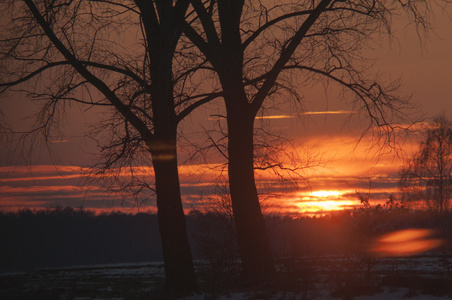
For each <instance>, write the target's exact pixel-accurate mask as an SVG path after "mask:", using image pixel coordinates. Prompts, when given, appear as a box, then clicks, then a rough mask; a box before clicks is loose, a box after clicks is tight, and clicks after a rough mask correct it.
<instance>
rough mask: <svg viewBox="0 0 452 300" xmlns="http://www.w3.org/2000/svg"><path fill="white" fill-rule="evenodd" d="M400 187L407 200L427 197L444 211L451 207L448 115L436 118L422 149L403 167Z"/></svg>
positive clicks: (451, 156)
mask: <svg viewBox="0 0 452 300" xmlns="http://www.w3.org/2000/svg"><path fill="white" fill-rule="evenodd" d="M400 188H401V191H402V196H403V200H404V201H405V202H407V203H410V202H413V201H423V202H425V204H426V205H427V207H428V208H430V209H433V210H435V211H438V212H440V213H441V212H445V211H447V210H448V208H449V206H450V197H451V192H452V123H451V122H450V121H449V120H447V119H446V118H445V116H444V115H442V116H439V117H436V118H435V119H434V121H433V123H432V125H431V127H430V128H428V129H427V131H426V132H425V138H424V141H423V142H422V143H421V144H420V146H419V150H418V151H417V152H416V153H415V154H414V156H413V158H411V159H410V160H409V161H408V162H407V163H406V164H405V166H404V167H403V169H402V171H401V178H400Z"/></svg>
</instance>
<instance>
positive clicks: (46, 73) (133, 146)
mask: <svg viewBox="0 0 452 300" xmlns="http://www.w3.org/2000/svg"><path fill="white" fill-rule="evenodd" d="M1 11H2V15H4V16H5V17H4V18H3V17H2V18H3V21H2V25H4V28H3V29H2V32H1V34H2V38H1V40H0V57H1V58H0V60H1V66H0V67H1V69H0V72H1V80H0V89H1V90H0V92H2V93H4V92H6V91H8V90H13V91H21V92H25V93H27V94H28V96H30V98H32V99H34V100H36V101H39V103H41V106H40V111H39V112H38V113H37V114H36V115H35V120H36V122H35V124H34V127H33V128H32V129H31V130H30V132H28V133H27V134H26V136H28V137H30V136H35V135H38V134H43V135H44V137H45V139H46V140H48V139H50V137H51V136H52V134H53V130H54V129H55V128H56V127H58V124H59V121H60V120H61V118H63V117H64V111H65V107H66V106H67V105H70V104H71V103H78V104H81V105H84V106H85V107H87V109H89V108H91V107H101V108H104V109H105V110H103V113H104V118H103V119H102V120H99V123H98V124H96V128H95V129H94V130H93V132H94V136H95V138H99V140H102V141H103V142H105V143H104V144H102V142H99V143H100V147H101V150H102V151H103V153H104V160H103V162H102V163H101V164H99V165H98V166H100V169H101V171H100V172H112V171H114V170H120V171H121V170H122V169H123V168H126V167H129V168H130V169H131V172H130V173H131V174H133V172H132V171H133V168H134V167H136V166H137V165H138V164H139V163H137V160H138V158H139V157H140V156H145V157H149V156H150V157H151V160H152V166H153V169H154V176H155V188H154V187H153V186H152V184H150V183H149V182H147V183H141V182H140V183H139V185H137V184H136V183H132V184H131V187H132V190H135V192H137V191H140V190H141V189H142V188H143V187H149V188H150V189H152V191H153V192H155V194H156V198H157V207H158V220H159V229H160V234H161V239H162V247H163V256H164V262H165V271H166V283H167V287H168V288H169V289H170V290H175V291H177V292H182V293H184V292H187V291H192V290H193V289H195V288H196V281H195V275H194V269H193V263H192V256H191V250H190V247H189V244H188V239H187V234H186V225H185V216H184V212H183V207H182V201H181V194H180V187H179V177H178V167H177V151H176V146H177V145H176V140H177V128H178V124H179V122H180V121H181V120H182V119H183V118H184V117H186V116H187V115H188V114H189V113H191V112H192V111H193V110H194V109H195V108H197V107H198V106H200V105H202V104H203V103H206V102H208V101H209V100H211V99H213V98H215V97H216V96H217V94H215V92H212V91H209V94H202V93H201V92H199V93H197V91H201V89H200V88H199V85H198V86H196V85H194V84H193V85H190V82H191V78H192V77H193V76H195V75H194V74H195V73H196V71H199V70H200V68H199V65H200V64H201V63H202V61H200V60H199V59H198V58H196V57H195V56H193V55H190V46H189V45H187V44H186V43H183V42H181V34H182V27H183V25H184V19H185V18H186V16H190V15H192V14H191V12H190V9H189V1H187V0H178V1H162V0H160V1H142V0H136V1H115V0H114V1H103V0H100V1H69V0H56V1H40V0H36V1H34V0H24V1H2V2H1ZM176 57H177V58H176ZM175 60H176V61H177V64H174V65H173V62H174V61H175ZM96 134H97V135H96ZM105 137H107V138H105ZM102 138H103V139H102Z"/></svg>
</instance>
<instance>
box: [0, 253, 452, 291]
mask: <svg viewBox="0 0 452 300" xmlns="http://www.w3.org/2000/svg"><path fill="white" fill-rule="evenodd" d="M451 265H452V264H451ZM196 267H197V274H198V280H199V281H200V282H199V283H200V286H201V293H200V294H198V295H193V296H190V297H186V298H185V299H186V300H202V299H222V300H226V299H229V300H234V299H268V300H286V299H287V300H289V299H290V300H293V299H297V300H298V299H300V300H301V299H318V300H332V299H355V300H374V299H387V300H391V299H407V298H408V299H412V300H424V299H450V298H451V297H452V281H451V276H450V269H449V260H448V259H446V258H444V257H442V256H424V257H411V258H397V259H395V258H386V259H381V258H380V259H364V260H363V259H362V258H356V257H315V258H313V257H309V258H306V259H304V260H301V261H296V262H294V261H286V262H282V263H281V265H280V274H282V279H281V283H280V285H278V286H281V288H280V289H279V290H278V289H276V290H275V288H272V289H270V290H265V289H262V290H260V289H251V290H250V289H248V290H243V289H242V290H240V288H237V285H235V286H234V284H229V283H230V282H233V281H231V280H229V279H230V278H228V277H227V275H224V273H221V272H218V271H219V270H218V269H215V268H212V265H210V264H209V263H207V262H198V263H197V264H196ZM163 281H164V273H163V265H162V264H161V263H140V264H123V265H97V266H78V267H73V268H64V269H39V270H31V271H20V272H19V271H14V272H13V271H3V272H1V271H0V299H77V300H88V299H89V300H91V299H117V300H119V299H125V300H126V299H168V298H166V297H162V296H161V295H160V294H159V291H161V287H162V284H163ZM228 282H229V283H228Z"/></svg>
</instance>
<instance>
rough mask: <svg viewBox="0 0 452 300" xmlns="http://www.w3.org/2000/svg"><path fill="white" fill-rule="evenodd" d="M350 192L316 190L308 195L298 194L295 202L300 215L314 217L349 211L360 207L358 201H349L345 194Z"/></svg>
mask: <svg viewBox="0 0 452 300" xmlns="http://www.w3.org/2000/svg"><path fill="white" fill-rule="evenodd" d="M349 192H350V191H348V190H344V191H339V190H317V191H312V192H308V193H299V194H298V196H297V197H296V199H294V200H295V201H293V202H294V203H295V204H296V206H297V207H298V209H297V211H298V213H300V214H306V215H316V214H325V213H329V212H333V211H340V210H345V209H351V208H353V207H356V206H358V205H360V203H359V200H357V199H349V197H347V196H346V194H349Z"/></svg>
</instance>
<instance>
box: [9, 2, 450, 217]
mask: <svg viewBox="0 0 452 300" xmlns="http://www.w3.org/2000/svg"><path fill="white" fill-rule="evenodd" d="M447 11H448V13H449V15H447V14H446V13H445V12H437V13H436V21H435V25H434V27H435V28H436V29H435V31H434V32H431V33H430V34H429V35H428V36H427V37H426V38H423V41H422V42H421V41H420V40H419V39H418V36H417V35H416V32H415V31H414V30H413V28H412V27H410V26H408V27H406V28H405V27H401V26H398V27H395V32H394V39H393V40H392V41H381V45H382V46H380V43H378V45H376V46H375V50H374V51H373V52H369V53H364V54H363V55H364V56H367V57H370V58H373V59H375V63H374V70H376V71H378V72H379V73H381V74H382V76H387V77H388V78H391V79H397V78H401V79H402V86H401V88H400V94H401V95H412V100H413V102H414V103H416V104H418V105H419V108H418V113H424V114H425V116H426V119H425V121H429V120H431V119H432V118H433V117H434V116H437V115H439V114H445V116H446V117H447V118H448V119H452V55H451V53H452V52H451V49H452V21H451V20H450V18H451V16H452V9H451V8H450V7H449V8H448V9H447ZM303 94H304V107H303V110H300V111H297V113H294V111H293V110H290V109H286V110H285V111H278V112H274V114H273V112H267V113H265V114H264V116H265V124H266V125H268V126H269V127H271V128H273V130H275V132H283V133H284V134H285V135H286V137H288V138H291V139H293V144H294V145H295V147H296V150H297V153H298V156H299V158H300V161H303V160H307V159H308V158H310V159H312V160H313V163H314V164H316V165H317V163H318V165H317V166H316V167H314V168H312V169H309V170H306V172H304V173H303V174H302V175H303V176H304V177H305V178H308V179H309V181H308V182H307V181H303V180H299V181H298V182H297V184H296V185H295V184H293V183H291V182H283V181H278V180H277V178H276V176H275V175H272V173H271V172H261V173H258V174H257V175H256V178H257V179H258V183H257V184H258V188H259V189H260V191H261V192H262V193H263V197H262V199H264V200H263V201H264V202H263V207H264V211H268V212H282V213H291V214H297V213H314V212H321V211H325V210H329V209H340V208H344V207H353V206H354V205H358V204H359V201H358V199H357V197H356V192H357V191H359V192H363V193H366V192H369V191H370V192H371V193H372V194H373V197H374V198H373V199H374V200H379V201H382V200H385V199H386V198H387V196H388V194H389V193H395V192H397V181H398V176H399V175H398V174H399V170H400V165H401V157H402V155H400V157H397V156H396V155H395V154H394V153H387V150H386V149H382V150H381V149H379V144H377V145H374V146H372V145H373V143H375V142H376V140H375V136H372V134H369V135H366V136H365V137H364V138H363V139H362V140H361V142H360V143H359V144H357V142H358V140H359V138H360V135H361V133H362V131H363V130H364V128H363V127H362V126H361V124H360V123H359V122H357V121H356V120H355V121H354V120H353V119H352V120H351V121H350V122H349V123H347V122H345V121H346V120H347V119H348V117H349V116H350V114H351V107H348V106H346V105H344V104H343V103H341V102H340V101H338V98H339V97H338V95H337V93H335V91H334V90H332V89H328V90H327V91H326V93H325V91H324V89H323V87H322V86H314V87H312V88H311V89H309V90H304V91H303ZM214 106H215V105H211V106H210V107H207V108H206V109H204V110H202V111H200V112H197V113H196V114H195V115H194V116H192V117H191V118H189V119H188V120H185V121H184V122H183V123H182V125H181V129H182V133H183V134H184V136H185V137H186V138H187V139H190V138H191V137H193V138H195V139H198V138H199V139H200V137H199V136H200V135H199V134H197V132H200V131H201V127H200V125H199V124H202V125H203V126H206V127H208V126H211V125H213V124H214V122H217V120H215V118H211V115H212V111H213V110H214V109H212V107H214ZM0 109H1V111H2V112H3V115H4V118H5V120H6V121H7V123H9V124H10V125H11V127H12V128H14V129H15V130H16V131H18V132H21V131H26V130H27V128H28V126H29V125H30V124H31V121H30V119H26V117H27V116H29V115H31V114H32V113H33V111H34V110H35V107H33V104H31V102H30V101H29V100H28V99H27V98H26V97H25V95H21V94H17V93H13V92H9V93H7V94H4V95H2V96H0ZM301 112H302V113H301ZM67 115H68V118H67V122H66V124H62V125H63V127H62V129H61V132H59V133H57V134H56V135H55V139H54V140H52V141H50V143H49V145H50V146H51V147H50V149H51V151H52V154H49V152H48V150H47V148H46V147H45V146H42V147H39V146H37V147H35V150H34V151H33V153H32V154H31V155H30V154H29V153H22V152H21V151H20V149H19V148H14V147H11V144H10V143H9V141H10V140H8V139H6V138H5V137H3V138H2V139H1V140H0V142H1V144H0V155H1V157H0V210H13V209H18V208H45V207H54V206H56V205H59V206H72V207H81V206H83V207H84V208H89V209H96V210H106V211H109V210H112V209H122V210H125V211H127V212H137V211H138V210H139V211H146V210H155V199H154V198H152V197H151V199H148V200H146V201H144V202H140V203H138V204H137V202H136V201H135V200H134V199H131V198H129V199H127V200H125V201H124V200H123V199H121V197H119V196H117V197H115V196H114V194H113V193H112V192H110V191H107V190H106V188H105V187H104V186H103V185H102V182H99V181H92V180H91V181H90V180H87V178H86V176H85V174H86V172H87V171H89V170H88V169H87V168H88V166H89V165H92V164H93V163H95V161H94V159H93V157H94V156H93V154H96V151H97V150H96V148H95V147H94V145H95V143H94V142H93V141H91V140H89V139H87V138H86V137H85V133H86V132H87V131H89V130H90V128H89V126H86V124H90V123H93V120H95V118H96V112H95V111H84V109H83V108H82V107H79V106H77V105H74V106H72V107H71V108H70V109H69V110H68V112H67ZM220 122H221V121H220ZM419 137H420V135H417V136H411V137H410V139H409V140H410V141H414V142H415V141H418V140H419ZM400 142H402V140H400ZM42 144H43V143H42ZM37 145H40V142H39V141H38V142H37ZM402 148H403V149H404V150H405V151H406V153H408V154H409V153H410V152H411V151H413V150H415V149H416V144H415V143H406V144H402ZM186 149H187V148H186V147H185V144H184V143H183V141H182V142H181V147H180V158H179V161H180V162H181V163H183V162H185V161H186V159H187V150H186ZM379 150H380V151H379ZM399 154H402V153H401V152H400V153H399ZM217 155H218V154H217ZM211 156H212V157H211V159H210V161H211V162H213V163H212V164H210V165H209V164H205V163H204V162H201V161H200V162H198V163H197V162H190V163H189V164H183V165H181V167H180V178H181V187H182V194H183V200H184V208H185V209H186V211H187V212H188V211H189V210H190V209H192V208H200V207H203V205H209V203H210V202H211V200H210V199H211V198H212V197H213V195H218V193H219V191H220V190H221V186H218V185H219V184H218V180H217V178H218V175H219V174H220V172H221V171H220V170H221V169H222V166H221V165H216V164H215V163H217V162H218V160H217V159H216V157H215V154H211ZM24 157H25V158H26V159H24ZM136 171H137V172H138V174H139V175H140V176H142V177H143V178H145V179H146V178H148V179H149V180H152V169H151V168H141V169H139V170H136ZM125 175H127V174H125ZM224 175H225V173H224Z"/></svg>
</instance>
